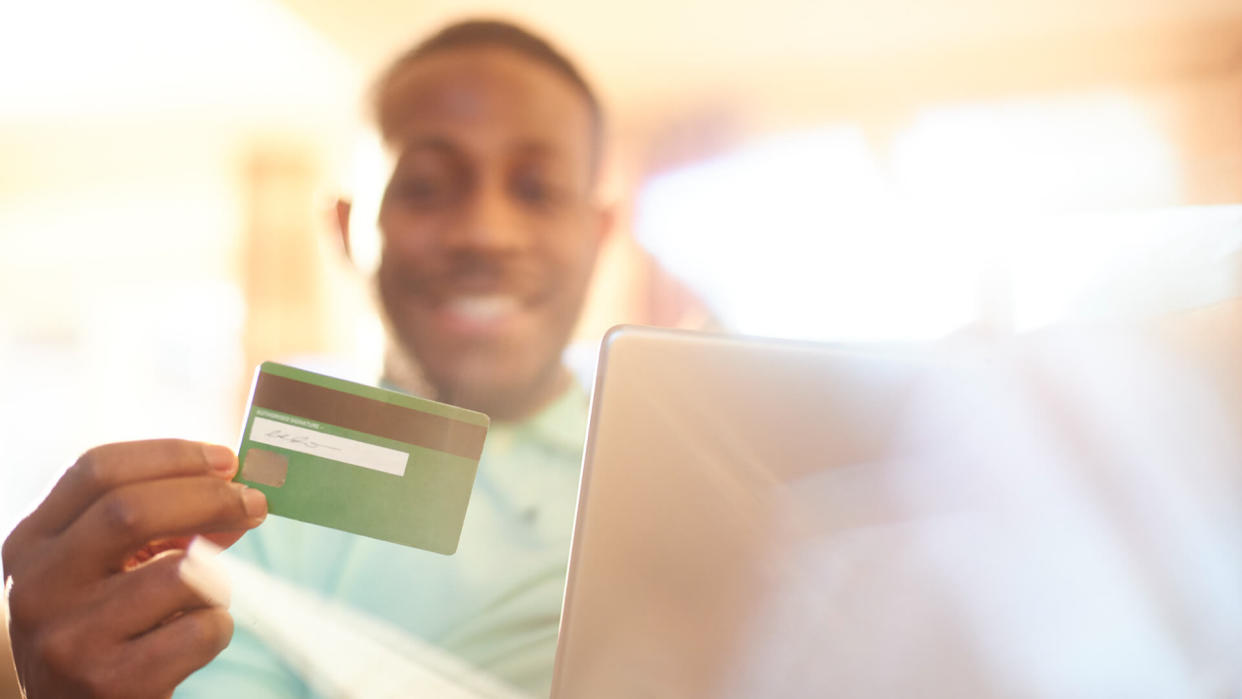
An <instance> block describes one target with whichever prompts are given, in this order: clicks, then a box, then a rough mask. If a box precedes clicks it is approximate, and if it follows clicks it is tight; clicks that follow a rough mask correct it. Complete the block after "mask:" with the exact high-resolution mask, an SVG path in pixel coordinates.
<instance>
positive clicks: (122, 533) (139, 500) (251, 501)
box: [55, 477, 267, 577]
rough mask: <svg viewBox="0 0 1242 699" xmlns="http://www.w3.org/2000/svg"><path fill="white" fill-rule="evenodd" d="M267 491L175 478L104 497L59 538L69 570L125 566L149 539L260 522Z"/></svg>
mask: <svg viewBox="0 0 1242 699" xmlns="http://www.w3.org/2000/svg"><path fill="white" fill-rule="evenodd" d="M266 516H267V498H266V497H265V496H264V495H263V493H262V491H259V490H255V489H254V488H247V487H246V486H243V485H242V484H240V483H230V482H225V481H222V480H220V479H218V478H210V477H198V478H170V479H166V480H158V481H147V482H144V483H135V484H131V485H126V486H122V487H120V488H117V489H115V490H113V491H111V492H109V493H108V494H107V495H105V496H103V497H101V498H99V499H98V500H97V501H95V503H94V504H93V505H91V506H90V508H89V509H87V511H86V512H85V513H84V514H83V515H82V516H81V517H79V518H78V520H77V521H76V522H74V524H73V525H72V526H71V527H69V529H67V530H66V531H65V532H64V534H63V536H61V537H60V538H59V540H58V541H57V542H56V544H55V545H56V547H57V549H58V551H57V555H58V557H59V558H60V559H61V561H60V563H61V564H62V565H64V566H65V568H64V570H73V571H75V572H77V573H79V574H82V575H85V576H87V577H90V576H95V575H100V574H107V573H111V572H116V571H119V570H121V568H122V567H123V564H124V562H125V560H126V559H127V558H129V556H130V555H131V554H132V553H133V552H134V551H136V550H138V549H139V548H141V547H142V546H143V545H145V544H146V543H147V542H150V541H153V540H156V539H164V538H168V537H177V536H188V535H193V534H202V533H212V532H235V531H237V530H246V529H251V528H253V527H255V526H257V525H258V524H259V523H260V522H262V521H263V519H264V518H265V517H266Z"/></svg>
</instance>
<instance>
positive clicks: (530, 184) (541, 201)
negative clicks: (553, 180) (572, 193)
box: [513, 177, 556, 206]
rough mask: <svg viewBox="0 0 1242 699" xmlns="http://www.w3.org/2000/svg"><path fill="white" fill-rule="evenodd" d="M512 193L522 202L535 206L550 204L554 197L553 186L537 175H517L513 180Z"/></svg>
mask: <svg viewBox="0 0 1242 699" xmlns="http://www.w3.org/2000/svg"><path fill="white" fill-rule="evenodd" d="M513 195H514V196H515V197H517V198H518V199H519V200H521V201H522V202H525V203H527V204H532V205H536V206H543V205H547V204H551V203H553V202H554V201H555V199H556V191H555V188H553V187H552V186H551V185H549V184H548V183H547V182H545V181H544V180H542V179H540V178H537V177H519V178H517V179H516V180H514V182H513Z"/></svg>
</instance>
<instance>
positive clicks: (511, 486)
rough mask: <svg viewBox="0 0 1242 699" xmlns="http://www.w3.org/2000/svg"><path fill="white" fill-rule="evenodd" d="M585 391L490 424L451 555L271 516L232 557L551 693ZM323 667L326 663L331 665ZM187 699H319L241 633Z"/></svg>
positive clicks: (240, 629) (189, 685)
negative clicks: (516, 419)
mask: <svg viewBox="0 0 1242 699" xmlns="http://www.w3.org/2000/svg"><path fill="white" fill-rule="evenodd" d="M587 402H588V401H587V395H586V392H585V391H584V390H583V389H582V387H581V386H579V385H578V384H577V383H574V384H573V387H572V388H571V389H569V390H567V391H566V392H565V393H564V394H563V395H562V396H561V397H560V398H558V399H557V400H556V401H555V402H554V403H552V404H551V405H549V406H548V407H546V408H544V409H543V410H542V411H541V412H540V413H538V414H537V415H535V416H534V417H533V418H531V419H529V420H527V421H524V422H521V423H514V424H506V423H493V424H492V427H491V429H490V430H489V432H488V435H487V440H486V442H485V443H484V446H483V455H482V458H481V459H480V461H479V471H478V475H477V476H476V479H475V484H474V491H473V493H472V494H471V497H470V504H469V507H468V508H467V510H466V520H465V524H464V527H463V529H462V535H461V542H460V544H459V546H458V549H457V553H456V554H454V555H452V556H444V555H441V554H436V553H430V552H427V551H422V550H419V549H414V548H409V547H405V546H399V545H396V544H391V543H388V542H385V541H378V540H375V539H370V538H367V537H362V536H357V535H353V534H347V533H344V532H340V531H336V530H333V529H327V528H324V527H319V526H315V525H311V524H306V523H303V522H298V521H294V520H290V519H285V518H283V517H276V516H273V517H270V518H268V520H267V521H266V522H264V523H263V524H262V525H260V526H259V527H258V528H257V529H255V530H254V531H253V532H250V533H249V534H247V535H246V536H245V537H243V538H242V540H241V541H239V542H238V543H237V544H236V545H235V546H234V547H233V548H232V549H230V550H231V551H232V552H234V553H235V554H236V555H238V556H240V557H242V558H244V559H246V560H249V561H251V562H253V563H255V564H257V565H258V566H260V567H261V568H263V569H264V570H266V571H268V572H270V573H271V574H273V575H275V576H278V577H280V578H283V579H285V580H288V581H290V582H293V583H296V584H297V585H299V586H301V587H303V588H305V589H308V590H310V591H312V592H314V593H316V594H318V595H320V596H322V597H326V598H328V599H330V600H334V601H338V602H343V603H346V604H348V605H350V606H351V607H352V608H354V609H356V610H358V611H360V612H363V613H366V614H370V615H374V616H376V617H378V618H380V619H382V620H384V621H386V622H388V623H389V624H393V625H396V626H397V627H399V628H402V629H404V630H406V631H407V632H409V633H410V634H411V635H413V636H415V637H417V638H418V639H421V640H424V641H427V642H429V643H431V644H434V645H435V646H437V647H438V648H440V649H442V650H445V651H448V652H449V653H452V654H454V655H456V656H457V657H459V658H461V659H462V660H464V661H466V662H467V663H469V664H470V665H473V666H474V667H476V668H478V669H479V670H482V671H483V672H486V673H490V674H491V675H493V676H495V677H497V678H498V679H500V680H502V681H503V682H506V683H508V684H510V685H512V686H514V687H516V688H518V689H521V690H523V691H526V692H529V693H530V694H532V695H535V696H546V695H547V693H548V691H549V688H550V685H551V681H552V663H553V659H554V657H555V653H556V636H557V626H558V624H559V620H560V612H561V598H562V596H563V594H564V588H565V573H566V567H567V564H568V558H569V539H570V532H571V530H572V527H573V520H574V508H575V504H576V499H577V491H578V480H579V471H580V468H581V460H582V447H583V441H584V439H585V435H586V419H587ZM331 661H332V659H331V658H324V659H323V662H331ZM176 696H178V697H186V698H189V697H223V696H229V697H304V696H314V694H313V693H312V692H311V690H310V689H308V688H307V686H306V684H305V682H304V681H303V679H302V678H300V677H298V676H297V674H296V673H295V672H294V671H293V670H292V669H291V668H290V667H289V666H288V665H287V664H285V663H284V662H283V661H282V660H281V657H280V655H279V653H277V652H274V651H273V649H270V648H267V647H266V646H264V644H263V642H262V641H260V640H259V639H258V638H256V637H255V636H254V635H253V634H251V633H249V632H248V631H247V630H246V628H245V627H244V625H242V624H240V623H239V624H238V625H237V628H236V630H235V632H234V635H233V640H232V642H231V643H230V644H229V647H228V648H226V649H225V650H224V652H223V653H221V654H220V655H219V656H218V657H217V658H216V659H215V660H213V661H212V662H211V663H209V664H208V665H207V666H206V667H204V668H203V669H202V670H200V671H198V672H196V673H195V674H193V675H191V676H190V678H189V679H187V680H186V682H185V683H183V684H182V685H181V687H179V688H178V690H177V692H176Z"/></svg>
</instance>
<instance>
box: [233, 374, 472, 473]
mask: <svg viewBox="0 0 1242 699" xmlns="http://www.w3.org/2000/svg"><path fill="white" fill-rule="evenodd" d="M252 404H253V405H254V406H255V407H259V408H267V409H269V410H275V411H277V412H282V413H288V414H291V415H297V416H299V417H303V418H306V419H308V420H314V421H316V422H322V423H325V424H329V425H335V426H337V427H344V428H346V429H350V430H356V431H358V432H365V433H368V434H373V435H376V436H378V437H386V438H388V439H394V440H396V441H399V442H405V443H406V444H413V445H416V446H420V447H424V448H427V449H434V450H436V451H442V452H445V453H448V454H453V455H455V456H461V457H464V458H467V459H472V460H475V461H477V460H478V459H479V456H480V454H482V452H483V440H484V438H485V437H486V436H487V428H486V427H484V426H481V425H475V424H471V423H468V422H462V421H460V420H454V419H452V418H448V417H444V416H441V415H434V414H431V413H426V412H422V411H419V410H414V409H411V408H406V407H403V406H400V405H394V404H392V403H385V402H382V401H377V400H372V399H369V398H365V397H363V396H357V395H354V394H351V393H346V392H344V391H338V390H336V389H332V388H324V387H322V386H315V385H312V384H309V383H306V382H304V381H298V380H296V379H290V378H286V377H283V376H276V375H275V374H269V373H267V372H262V373H260V374H259V378H258V381H257V382H256V383H255V387H254V398H253V401H252Z"/></svg>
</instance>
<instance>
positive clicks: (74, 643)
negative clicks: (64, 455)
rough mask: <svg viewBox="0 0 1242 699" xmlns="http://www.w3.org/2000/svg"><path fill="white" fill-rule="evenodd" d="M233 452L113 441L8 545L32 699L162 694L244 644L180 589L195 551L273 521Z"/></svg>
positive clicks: (17, 654) (7, 569) (17, 629)
mask: <svg viewBox="0 0 1242 699" xmlns="http://www.w3.org/2000/svg"><path fill="white" fill-rule="evenodd" d="M236 470H237V459H236V457H235V456H234V455H233V453H232V452H231V451H229V450H228V449H227V448H225V447H220V446H214V445H206V444H198V443H195V442H185V441H180V440H157V441H148V442H130V443H124V444H110V445H107V446H102V447H97V448H95V449H92V450H90V451H89V452H87V453H86V454H85V455H83V456H82V458H80V459H78V462H77V463H76V464H74V465H73V467H72V468H70V469H69V470H68V471H66V472H65V475H64V476H63V477H61V479H60V482H58V483H57V484H56V487H55V488H53V489H52V492H51V493H49V494H48V496H47V499H45V500H44V501H43V503H42V504H41V505H39V507H38V509H36V510H35V511H34V512H32V513H31V514H30V516H28V517H27V518H26V519H25V520H23V521H22V522H21V524H19V525H18V526H17V528H16V529H14V530H13V533H12V534H11V535H10V536H9V538H8V540H7V541H5V542H4V577H5V594H6V595H7V597H8V603H9V615H10V616H9V627H10V628H9V633H10V636H11V641H12V645H13V657H14V660H15V661H16V663H17V674H18V678H19V679H20V681H21V684H22V687H23V689H24V690H25V692H26V695H27V696H28V697H30V699H42V698H43V697H73V696H91V697H165V696H168V695H169V694H170V693H171V692H172V690H173V688H174V687H176V685H177V684H178V683H180V682H181V681H182V680H183V679H185V678H186V677H187V676H188V675H189V674H190V673H191V672H193V671H195V670H197V669H198V668H200V667H202V666H203V665H205V664H207V662H208V661H210V660H211V659H212V658H214V657H215V656H216V654H217V653H219V652H220V651H221V650H222V649H223V648H224V647H225V646H226V645H228V642H229V638H230V637H231V636H232V633H233V620H232V618H231V617H230V616H229V614H228V612H227V611H226V610H225V609H224V608H222V607H219V606H213V604H212V603H211V602H210V601H209V600H206V599H203V598H202V597H200V596H199V595H198V594H196V593H195V592H194V590H193V589H192V588H191V587H189V586H187V585H186V584H185V582H183V579H182V575H181V574H180V573H179V566H180V565H181V564H182V561H183V560H184V558H185V555H184V551H183V550H182V549H183V548H184V546H185V542H186V541H188V539H189V538H190V537H192V536H194V535H197V534H204V535H207V536H208V538H210V539H211V540H212V541H214V542H215V543H217V544H219V545H221V546H227V545H229V544H232V543H233V542H235V541H236V540H237V539H238V538H240V537H241V535H242V534H243V533H244V532H245V531H246V530H247V529H250V528H252V527H255V526H257V525H258V524H259V523H260V522H262V521H263V518H264V517H265V516H266V515H267V500H266V498H265V497H264V496H263V493H262V492H260V491H257V490H254V489H251V488H245V487H244V486H242V485H240V484H237V483H231V482H229V479H230V478H232V477H233V474H234V473H235V472H236Z"/></svg>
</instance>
